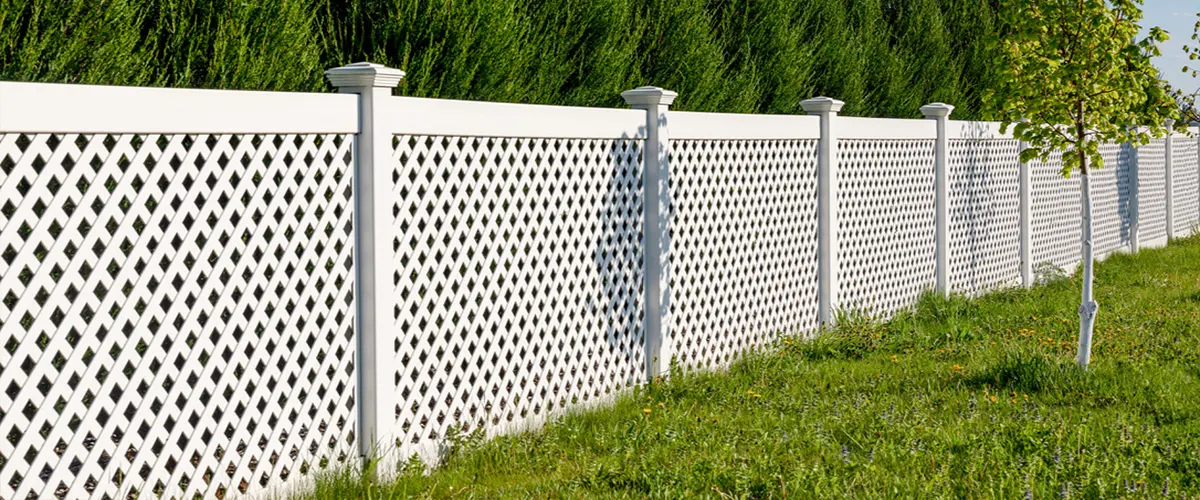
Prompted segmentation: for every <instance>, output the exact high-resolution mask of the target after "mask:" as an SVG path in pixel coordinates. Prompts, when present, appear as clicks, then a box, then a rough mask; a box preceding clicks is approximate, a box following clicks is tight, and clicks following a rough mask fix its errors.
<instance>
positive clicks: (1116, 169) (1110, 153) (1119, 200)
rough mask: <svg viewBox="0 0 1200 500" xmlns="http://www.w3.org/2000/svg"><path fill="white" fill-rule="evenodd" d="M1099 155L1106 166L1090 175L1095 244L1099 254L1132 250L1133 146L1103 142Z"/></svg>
mask: <svg viewBox="0 0 1200 500" xmlns="http://www.w3.org/2000/svg"><path fill="white" fill-rule="evenodd" d="M1100 154H1101V155H1102V156H1103V157H1104V167H1102V168H1098V169H1092V170H1091V171H1090V173H1089V174H1088V175H1090V176H1091V179H1090V182H1089V184H1090V185H1091V187H1092V244H1093V250H1094V252H1095V254H1096V256H1097V257H1099V256H1102V255H1104V254H1106V253H1109V252H1112V251H1116V250H1129V242H1130V238H1131V237H1132V231H1133V219H1132V215H1133V212H1132V210H1131V209H1132V206H1131V205H1132V203H1133V189H1132V188H1133V183H1132V178H1133V177H1132V174H1133V170H1132V169H1133V149H1132V147H1130V146H1129V145H1128V144H1102V145H1100ZM1073 175H1078V174H1077V173H1076V174H1073ZM1080 215H1081V216H1082V212H1080ZM1078 223H1079V221H1078V220H1076V224H1078Z"/></svg>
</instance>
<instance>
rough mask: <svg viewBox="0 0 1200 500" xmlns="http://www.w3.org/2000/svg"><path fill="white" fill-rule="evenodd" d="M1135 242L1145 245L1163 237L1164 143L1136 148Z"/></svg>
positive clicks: (1164, 231)
mask: <svg viewBox="0 0 1200 500" xmlns="http://www.w3.org/2000/svg"><path fill="white" fill-rule="evenodd" d="M1137 173H1138V193H1137V201H1138V241H1139V242H1140V243H1141V244H1143V245H1144V244H1146V243H1148V242H1150V241H1151V240H1155V239H1159V238H1163V237H1166V236H1167V156H1166V140H1165V139H1154V140H1152V141H1150V144H1147V145H1145V146H1141V147H1139V148H1138V156H1137Z"/></svg>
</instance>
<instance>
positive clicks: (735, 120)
mask: <svg viewBox="0 0 1200 500" xmlns="http://www.w3.org/2000/svg"><path fill="white" fill-rule="evenodd" d="M670 127H671V129H670V130H671V137H672V138H674V139H709V140H738V139H742V140H745V139H764V140H773V139H778V140H782V139H820V138H821V119H820V118H819V117H817V116H808V115H749V114H736V113H695V112H685V111H672V112H671V118H670Z"/></svg>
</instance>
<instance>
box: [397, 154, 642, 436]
mask: <svg viewBox="0 0 1200 500" xmlns="http://www.w3.org/2000/svg"><path fill="white" fill-rule="evenodd" d="M392 146H393V148H394V149H393V151H394V156H393V159H394V169H395V175H394V177H393V178H394V180H395V183H394V185H393V186H392V189H393V193H392V195H393V197H394V200H395V205H394V211H393V218H392V221H391V222H392V224H393V225H394V230H395V234H397V235H398V236H397V240H396V241H395V245H394V247H395V249H396V255H395V259H396V262H397V265H398V269H399V271H398V273H397V274H396V276H395V279H394V285H395V297H394V301H393V303H394V307H395V320H396V325H395V327H394V329H392V332H393V334H394V335H395V336H396V337H395V346H396V350H395V352H394V353H391V355H394V356H395V358H394V359H389V360H388V361H387V362H384V363H381V364H382V365H383V366H395V383H396V385H395V390H396V391H397V395H396V398H395V400H396V401H399V402H400V404H399V405H398V407H397V408H396V426H397V427H396V434H397V435H398V436H400V437H399V438H398V441H400V442H399V443H397V444H398V445H399V446H400V447H401V451H402V452H403V453H405V454H412V453H414V452H415V453H421V454H424V453H425V452H427V451H428V450H430V449H431V447H436V446H437V445H439V444H441V443H443V441H442V440H444V439H445V437H446V435H447V433H448V432H449V431H450V429H452V428H457V429H459V430H461V431H465V432H471V431H474V430H476V429H484V430H485V431H488V432H497V431H504V430H506V429H509V428H513V427H517V426H521V425H526V424H531V423H536V422H537V421H539V420H541V419H544V418H545V417H546V416H547V415H549V414H551V412H554V411H557V410H560V409H564V408H567V407H568V406H569V405H572V404H576V403H583V402H588V401H594V400H597V399H600V398H605V397H607V395H610V394H614V393H615V392H616V391H618V390H620V389H622V388H625V387H628V386H630V385H631V384H633V383H635V382H637V381H640V380H641V378H642V377H643V376H644V373H645V362H644V345H643V305H642V304H643V299H642V269H643V263H642V250H641V227H642V222H641V220H642V218H641V214H642V194H641V168H642V146H643V141H641V140H630V139H530V138H506V137H459V136H456V137H451V136H420V135H398V136H395V139H394V141H393V144H392ZM378 354H379V355H384V353H378ZM432 449H436V448H432ZM422 450H424V451H422ZM427 458H428V457H427Z"/></svg>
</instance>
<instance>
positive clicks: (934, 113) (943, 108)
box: [921, 102, 954, 118]
mask: <svg viewBox="0 0 1200 500" xmlns="http://www.w3.org/2000/svg"><path fill="white" fill-rule="evenodd" d="M952 112H954V106H952V105H949V104H946V103H944V102H934V103H929V104H926V105H924V106H921V114H923V115H925V118H945V117H947V116H950V113H952Z"/></svg>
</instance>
